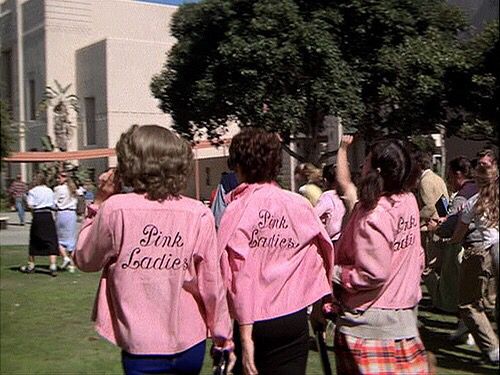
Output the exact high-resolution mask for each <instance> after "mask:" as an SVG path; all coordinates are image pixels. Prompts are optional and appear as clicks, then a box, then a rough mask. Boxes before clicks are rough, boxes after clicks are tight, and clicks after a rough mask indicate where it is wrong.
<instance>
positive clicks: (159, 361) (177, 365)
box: [122, 340, 205, 375]
mask: <svg viewBox="0 0 500 375" xmlns="http://www.w3.org/2000/svg"><path fill="white" fill-rule="evenodd" d="M204 356H205V340H203V341H202V342H200V343H199V344H196V345H195V346H193V347H191V348H189V349H188V350H185V351H183V352H181V353H177V354H170V355H138V354H130V353H127V352H125V351H122V365H123V370H124V371H125V374H127V375H141V374H179V375H191V374H193V375H195V374H199V373H200V371H201V366H202V365H203V357H204Z"/></svg>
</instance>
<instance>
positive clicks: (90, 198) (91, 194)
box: [83, 180, 96, 206]
mask: <svg viewBox="0 0 500 375" xmlns="http://www.w3.org/2000/svg"><path fill="white" fill-rule="evenodd" d="M83 187H84V188H85V193H84V194H83V197H84V199H85V203H86V204H87V206H88V205H89V204H91V203H94V199H95V189H96V188H95V185H94V184H93V183H92V181H91V180H85V183H84V184H83Z"/></svg>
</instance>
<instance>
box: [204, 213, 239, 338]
mask: <svg viewBox="0 0 500 375" xmlns="http://www.w3.org/2000/svg"><path fill="white" fill-rule="evenodd" d="M195 249H197V250H196V252H197V253H196V255H197V257H196V258H197V264H196V272H197V279H198V290H199V292H200V296H201V299H202V301H203V304H204V307H205V312H206V322H207V325H208V328H209V329H210V332H211V333H212V337H215V338H223V339H229V338H232V328H231V318H230V317H229V310H228V306H227V299H226V288H225V286H224V281H223V279H222V270H221V256H222V251H221V250H220V249H219V248H218V247H217V238H216V234H215V223H214V218H213V216H212V214H211V212H210V211H207V212H205V213H203V214H202V216H201V219H200V226H199V232H198V236H197V239H196V244H195Z"/></svg>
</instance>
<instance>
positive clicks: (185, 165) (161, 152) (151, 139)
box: [116, 125, 193, 201]
mask: <svg viewBox="0 0 500 375" xmlns="http://www.w3.org/2000/svg"><path fill="white" fill-rule="evenodd" d="M116 155H117V157H118V166H117V172H118V175H119V177H120V178H121V181H122V182H123V184H124V185H126V186H130V187H132V188H133V189H134V191H135V192H137V193H146V197H147V198H148V199H150V200H157V201H162V200H165V199H167V198H171V197H178V196H179V195H180V192H181V191H182V190H183V189H184V188H185V187H186V185H187V178H188V176H189V174H190V172H191V169H192V164H193V152H192V149H191V146H190V145H189V144H188V143H187V142H186V141H185V140H183V139H181V138H179V137H178V136H177V135H175V134H174V133H172V132H171V131H170V130H168V129H166V128H164V127H161V126H158V125H143V126H139V125H133V126H132V127H131V128H130V129H129V130H128V131H126V132H125V133H123V134H122V135H121V137H120V140H119V141H118V143H117V144H116Z"/></svg>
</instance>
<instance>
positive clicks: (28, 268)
mask: <svg viewBox="0 0 500 375" xmlns="http://www.w3.org/2000/svg"><path fill="white" fill-rule="evenodd" d="M19 270H20V271H21V272H24V273H33V272H35V257H34V256H33V255H28V264H27V265H25V266H21V267H20V268H19Z"/></svg>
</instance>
